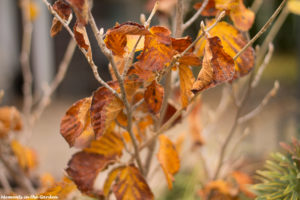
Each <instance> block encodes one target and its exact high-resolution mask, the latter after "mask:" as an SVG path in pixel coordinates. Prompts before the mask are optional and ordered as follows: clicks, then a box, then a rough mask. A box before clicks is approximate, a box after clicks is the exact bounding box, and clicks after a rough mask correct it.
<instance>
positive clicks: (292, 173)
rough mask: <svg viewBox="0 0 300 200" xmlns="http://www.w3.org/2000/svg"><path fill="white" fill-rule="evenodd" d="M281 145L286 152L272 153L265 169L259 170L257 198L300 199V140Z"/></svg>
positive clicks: (256, 186) (260, 199) (257, 199)
mask: <svg viewBox="0 0 300 200" xmlns="http://www.w3.org/2000/svg"><path fill="white" fill-rule="evenodd" d="M281 146H282V147H283V148H284V149H285V150H286V152H285V153H283V154H282V153H274V154H272V155H271V158H272V159H271V160H267V161H266V163H265V169H264V170H261V171H260V170H259V171H257V174H258V179H259V180H260V181H261V183H259V184H256V185H254V186H253V189H254V191H255V192H256V194H257V198H256V200H273V199H274V200H275V199H276V200H300V141H297V140H296V139H294V140H293V143H292V144H291V145H287V144H281Z"/></svg>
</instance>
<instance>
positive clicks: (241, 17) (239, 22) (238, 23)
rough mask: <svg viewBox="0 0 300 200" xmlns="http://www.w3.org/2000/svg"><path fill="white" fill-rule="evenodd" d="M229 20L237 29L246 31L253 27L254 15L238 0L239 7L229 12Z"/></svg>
mask: <svg viewBox="0 0 300 200" xmlns="http://www.w3.org/2000/svg"><path fill="white" fill-rule="evenodd" d="M230 18H231V20H232V21H233V23H234V26H235V27H236V28H237V29H239V30H240V31H248V30H249V29H250V28H251V27H252V25H253V22H254V19H255V14H254V12H253V11H252V10H250V9H247V8H246V7H245V5H244V3H243V0H239V5H238V6H235V7H233V8H232V9H231V10H230Z"/></svg>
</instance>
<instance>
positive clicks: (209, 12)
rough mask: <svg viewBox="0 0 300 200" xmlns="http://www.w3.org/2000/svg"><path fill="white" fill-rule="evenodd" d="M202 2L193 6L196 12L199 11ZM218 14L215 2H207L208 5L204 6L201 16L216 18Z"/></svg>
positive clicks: (210, 0)
mask: <svg viewBox="0 0 300 200" xmlns="http://www.w3.org/2000/svg"><path fill="white" fill-rule="evenodd" d="M202 4H203V3H202V2H198V3H196V4H195V5H194V8H195V9H196V10H198V9H200V8H201V6H202ZM217 13H218V10H217V9H216V3H215V0H209V1H208V4H207V5H206V7H205V8H204V10H203V11H202V13H201V15H202V16H207V17H210V16H216V15H217Z"/></svg>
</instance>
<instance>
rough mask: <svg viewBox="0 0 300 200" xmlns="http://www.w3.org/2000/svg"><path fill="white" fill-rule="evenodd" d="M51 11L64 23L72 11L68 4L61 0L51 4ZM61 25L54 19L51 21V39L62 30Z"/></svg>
mask: <svg viewBox="0 0 300 200" xmlns="http://www.w3.org/2000/svg"><path fill="white" fill-rule="evenodd" d="M52 7H53V9H54V10H55V12H56V13H57V14H58V15H59V16H60V17H61V18H62V19H63V20H65V21H67V20H68V19H69V17H70V15H71V13H72V9H71V7H70V6H69V4H67V3H65V2H64V1H63V0H57V1H55V3H54V4H53V6H52ZM62 26H63V25H62V23H61V22H60V21H58V19H57V18H56V17H54V18H53V20H52V26H51V30H50V34H51V37H54V36H55V35H56V34H57V33H59V32H60V31H61V29H62Z"/></svg>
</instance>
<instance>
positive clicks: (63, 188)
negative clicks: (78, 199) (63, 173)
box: [38, 177, 77, 199]
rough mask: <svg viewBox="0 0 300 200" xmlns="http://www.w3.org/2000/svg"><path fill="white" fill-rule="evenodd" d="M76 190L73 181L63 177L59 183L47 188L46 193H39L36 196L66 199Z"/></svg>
mask: <svg viewBox="0 0 300 200" xmlns="http://www.w3.org/2000/svg"><path fill="white" fill-rule="evenodd" d="M76 189H77V188H76V185H75V184H74V183H73V181H71V180H70V179H68V178H67V177H64V178H63V180H62V181H61V182H59V183H56V184H54V186H52V187H50V188H48V189H47V190H46V192H43V193H40V194H39V195H38V196H40V197H43V196H56V197H58V199H68V197H69V196H70V195H71V193H72V192H74V191H76ZM39 199H43V198H39Z"/></svg>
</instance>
